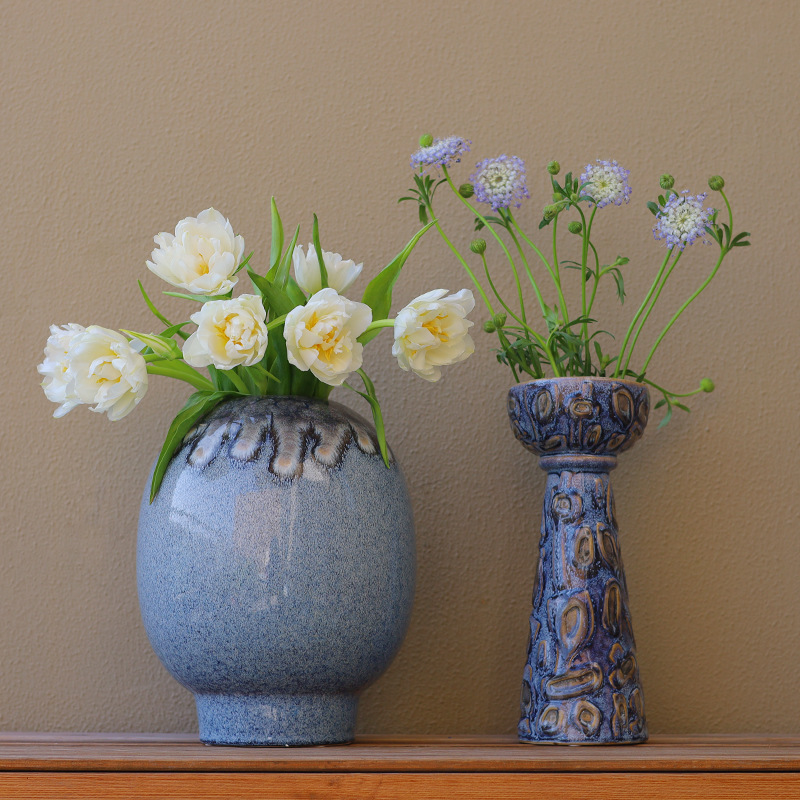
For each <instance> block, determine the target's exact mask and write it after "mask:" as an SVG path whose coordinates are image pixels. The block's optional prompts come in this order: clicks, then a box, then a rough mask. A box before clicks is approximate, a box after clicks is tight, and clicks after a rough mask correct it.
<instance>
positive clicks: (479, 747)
mask: <svg viewBox="0 0 800 800" xmlns="http://www.w3.org/2000/svg"><path fill="white" fill-rule="evenodd" d="M538 797H542V798H547V800H587V798H602V800H616V799H617V798H620V799H621V798H625V800H631V799H633V798H635V799H636V800H649V798H665V799H666V800H721V799H722V798H725V800H733V799H734V798H737V799H738V798H741V799H742V800H757V799H758V798H765V799H767V798H768V800H800V737H797V736H657V737H653V739H652V740H651V741H650V742H648V743H647V744H643V745H633V746H591V747H558V746H551V747H542V746H534V745H523V744H519V743H518V742H517V741H516V740H515V739H514V738H512V737H510V736H490V737H487V736H447V737H442V736H436V737H433V736H431V737H407V736H363V737H360V738H359V740H358V741H357V742H356V743H355V744H352V745H341V746H339V745H337V746H326V747H302V748H258V747H209V746H206V745H202V744H200V743H199V742H198V741H197V739H196V738H195V737H194V736H191V735H171V734H85V733H63V734H43V733H0V798H2V800H22V799H23V798H24V800H38V798H59V800H73V799H74V800H78V798H80V800H88V799H89V798H113V800H122V799H123V798H125V800H146V799H148V798H161V799H162V800H166V798H170V800H173V799H174V800H178V799H181V798H185V799H186V800H189V799H191V800H211V798H213V799H214V800H239V798H241V799H242V800H245V799H247V800H255V798H258V800H266V798H269V800H296V799H297V800H299V799H300V798H326V800H362V798H364V799H365V800H366V798H369V800H398V799H400V798H409V800H410V799H411V798H413V799H414V800H462V799H463V800H518V799H519V800H523V799H524V800H534V798H538Z"/></svg>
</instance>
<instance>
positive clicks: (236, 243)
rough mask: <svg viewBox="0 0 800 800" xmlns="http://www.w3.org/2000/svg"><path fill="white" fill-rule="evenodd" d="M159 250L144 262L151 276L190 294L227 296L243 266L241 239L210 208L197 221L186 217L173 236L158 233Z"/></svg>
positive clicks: (202, 212)
mask: <svg viewBox="0 0 800 800" xmlns="http://www.w3.org/2000/svg"><path fill="white" fill-rule="evenodd" d="M154 241H155V243H156V244H157V245H158V248H157V249H155V250H153V253H152V255H151V256H150V257H151V258H152V259H153V260H152V261H148V262H147V266H148V268H149V269H150V271H151V272H154V273H155V274H156V275H158V277H159V278H163V279H164V280H165V281H166V282H167V283H170V284H172V285H173V286H176V287H177V288H179V289H183V290H184V291H185V292H188V293H190V294H201V295H216V294H226V293H227V292H229V291H231V289H233V287H234V286H235V285H236V282H237V280H238V278H236V277H234V273H235V272H236V269H237V268H238V266H239V264H241V263H242V255H243V254H244V239H243V238H242V237H241V236H235V235H234V233H233V228H232V227H231V224H230V222H228V220H227V219H225V217H224V216H223V215H222V214H220V213H219V211H216V210H215V209H213V208H207V209H206V210H205V211H201V212H200V214H198V216H197V218H195V217H186V219H182V220H181V221H180V222H179V223H178V224H177V226H176V227H175V234H174V235H173V234H171V233H159V234H158V236H156V237H155V238H154Z"/></svg>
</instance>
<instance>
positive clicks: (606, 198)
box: [581, 158, 631, 208]
mask: <svg viewBox="0 0 800 800" xmlns="http://www.w3.org/2000/svg"><path fill="white" fill-rule="evenodd" d="M630 174H631V173H630V170H627V169H624V168H623V167H621V166H620V165H619V164H618V163H617V162H616V161H601V160H600V159H599V158H598V159H597V164H587V165H586V168H585V169H584V170H583V173H582V174H581V183H588V184H589V185H588V186H585V187H584V188H583V190H582V191H581V195H582V196H583V197H591V198H592V200H594V202H595V203H596V204H597V207H598V208H603V206H607V205H609V204H610V203H613V204H614V205H615V206H621V205H622V204H623V203H627V202H628V200H629V199H630V196H631V187H630V186H629V185H628V175H630Z"/></svg>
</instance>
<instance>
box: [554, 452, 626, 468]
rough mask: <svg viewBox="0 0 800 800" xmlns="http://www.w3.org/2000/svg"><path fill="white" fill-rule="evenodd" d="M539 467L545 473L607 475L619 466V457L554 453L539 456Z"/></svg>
mask: <svg viewBox="0 0 800 800" xmlns="http://www.w3.org/2000/svg"><path fill="white" fill-rule="evenodd" d="M539 466H540V467H541V468H542V469H543V470H544V471H545V472H567V471H568V472H598V473H605V472H611V470H612V469H614V468H615V467H616V466H617V457H616V456H613V455H602V456H599V455H595V454H594V453H553V454H551V455H544V456H539Z"/></svg>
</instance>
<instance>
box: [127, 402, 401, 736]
mask: <svg viewBox="0 0 800 800" xmlns="http://www.w3.org/2000/svg"><path fill="white" fill-rule="evenodd" d="M148 486H149V482H148ZM137 574H138V587H139V601H140V606H141V612H142V619H143V621H144V625H145V629H146V630H147V634H148V636H149V638H150V642H151V644H152V646H153V648H154V650H155V652H156V653H157V655H158V657H159V658H160V659H161V661H162V662H163V664H164V666H165V667H166V668H167V669H168V670H169V671H170V673H171V674H172V675H173V676H174V677H175V678H176V679H177V680H178V681H179V682H180V683H181V684H183V685H184V686H185V687H186V688H188V689H189V690H191V691H192V692H193V693H194V695H195V699H196V701H197V709H198V717H199V724H200V738H201V740H202V741H204V742H208V743H214V744H258V745H270V744H272V745H303V744H325V743H335V742H348V741H351V740H352V738H353V729H354V725H355V716H356V708H357V703H358V694H359V692H360V691H361V690H362V689H364V688H365V687H366V686H367V685H369V684H370V683H371V682H372V681H374V680H375V679H376V678H377V677H378V676H379V675H380V674H381V673H382V672H383V671H384V670H385V669H386V668H387V667H388V665H389V663H390V661H391V660H392V658H393V657H394V655H395V653H396V651H397V649H398V648H399V646H400V643H401V641H402V638H403V636H404V634H405V630H406V627H407V624H408V620H409V616H410V613H411V605H412V600H413V594H414V576H415V560H414V529H413V518H412V512H411V506H410V502H409V498H408V493H407V489H406V484H405V480H404V478H403V475H402V472H401V470H400V467H399V466H398V464H397V463H396V462H395V461H394V460H392V463H391V466H390V468H388V469H387V468H386V466H385V465H384V463H383V461H382V459H381V457H380V455H379V454H378V453H377V441H376V437H375V432H374V428H373V427H372V426H371V425H370V424H369V423H367V422H366V421H365V420H364V419H362V418H361V417H359V416H358V415H357V414H354V413H353V412H352V411H350V410H349V409H347V408H345V407H343V406H340V405H338V404H336V403H330V404H327V403H324V402H321V401H316V400H309V399H306V398H293V397H265V398H241V399H238V398H237V399H235V400H230V401H226V402H225V403H222V404H221V405H220V406H218V407H217V408H216V409H215V410H214V411H213V412H212V413H211V415H210V416H209V417H207V418H206V419H205V420H204V421H203V423H202V424H201V425H200V426H199V427H198V428H197V429H196V430H194V431H192V432H190V433H189V434H188V435H187V437H186V439H185V440H184V443H183V445H182V447H181V449H180V450H179V452H178V453H177V454H176V455H175V456H174V458H173V460H172V462H171V464H170V466H169V468H168V470H167V473H166V475H165V477H164V481H163V483H162V485H161V488H160V490H159V492H158V495H157V496H156V499H155V501H154V502H153V503H152V505H151V504H150V503H149V502H148V491H147V490H145V493H144V497H143V499H142V505H141V510H140V516H139V541H138V553H137Z"/></svg>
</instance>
